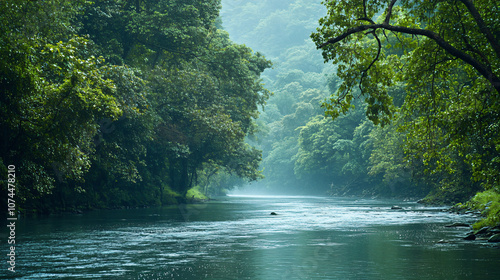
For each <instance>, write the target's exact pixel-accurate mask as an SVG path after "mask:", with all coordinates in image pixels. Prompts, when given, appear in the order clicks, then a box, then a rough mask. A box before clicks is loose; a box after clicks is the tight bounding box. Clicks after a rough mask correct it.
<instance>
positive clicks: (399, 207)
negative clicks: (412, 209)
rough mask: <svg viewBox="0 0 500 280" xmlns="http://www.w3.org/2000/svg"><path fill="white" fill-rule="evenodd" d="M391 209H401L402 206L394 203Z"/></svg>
mask: <svg viewBox="0 0 500 280" xmlns="http://www.w3.org/2000/svg"><path fill="white" fill-rule="evenodd" d="M391 209H392V210H401V209H403V207H401V206H397V205H394V206H392V207H391Z"/></svg>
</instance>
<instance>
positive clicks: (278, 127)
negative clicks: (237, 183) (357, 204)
mask: <svg viewBox="0 0 500 280" xmlns="http://www.w3.org/2000/svg"><path fill="white" fill-rule="evenodd" d="M490 7H496V10H495V9H490ZM225 14H227V15H231V17H230V18H229V19H228V18H226V17H224V15H225ZM222 15H223V25H224V27H225V29H226V30H227V31H228V32H229V34H230V36H231V38H232V39H233V40H234V41H236V42H245V43H246V44H248V45H249V46H250V47H252V48H256V49H259V51H261V52H262V53H263V54H264V55H266V57H268V58H269V59H271V61H273V69H267V70H266V71H265V72H264V73H263V79H264V81H265V83H266V87H267V88H268V89H270V90H271V91H272V92H274V95H273V96H272V97H271V98H270V99H269V101H268V102H267V105H266V106H265V108H264V111H263V112H262V113H261V116H260V118H259V119H258V121H257V122H258V124H259V131H258V133H257V135H256V137H254V138H252V141H251V143H252V144H254V145H256V146H257V147H259V148H260V149H261V150H262V151H263V162H262V164H261V167H262V169H263V174H264V176H265V179H264V180H262V181H259V182H257V183H253V184H252V185H250V186H248V187H246V188H245V190H248V191H251V190H252V189H258V190H259V191H262V190H264V191H269V192H271V193H295V194H311V193H317V194H324V193H325V192H326V193H330V194H333V195H367V196H378V195H383V196H395V197H400V198H423V197H425V199H423V200H422V202H426V203H432V204H443V203H444V204H452V203H457V202H462V203H464V202H466V201H468V200H469V199H471V198H473V199H472V200H471V201H470V202H469V203H468V207H476V208H480V209H484V207H485V206H484V205H485V204H487V205H488V206H487V210H486V212H485V214H490V216H489V217H490V219H492V220H493V222H495V221H496V222H497V223H498V222H499V214H498V213H499V210H500V201H499V197H498V193H499V192H500V189H499V179H500V177H499V176H500V172H499V170H500V157H499V155H500V135H499V133H500V131H499V129H498V127H499V122H500V115H499V112H500V110H499V109H500V108H499V106H500V105H499V97H498V78H497V77H498V75H499V71H500V67H499V66H500V65H499V64H500V59H499V52H498V40H499V38H498V35H497V34H500V32H499V29H500V26H499V25H498V19H499V18H500V14H499V11H498V3H495V1H475V2H474V3H473V4H472V3H471V2H469V1H428V2H423V1H373V2H370V3H367V1H325V3H320V1H314V0H313V1H306V0H296V1H290V2H286V3H285V2H283V1H265V0H262V1H253V2H252V3H248V2H246V1H236V0H233V1H229V0H227V1H223V9H222ZM252 18H257V19H255V20H250V19H252ZM318 19H319V21H318ZM386 21H387V23H386ZM386 25H390V26H392V27H387V26H386ZM402 27H404V28H406V29H404V28H402ZM398 28H399V29H398ZM407 29H410V30H407ZM311 33H312V35H311ZM459 35H460V36H459ZM310 38H312V39H313V41H314V43H312V41H311V39H310ZM443 42H445V43H443ZM318 49H321V50H318ZM321 55H323V57H321ZM320 61H321V62H323V61H325V62H327V63H325V64H321V63H319V62H320ZM471 61H472V62H473V63H472V64H471ZM484 69H486V70H484ZM325 115H326V118H325ZM476 194H477V195H476ZM474 195H476V196H474ZM481 205H482V206H481Z"/></svg>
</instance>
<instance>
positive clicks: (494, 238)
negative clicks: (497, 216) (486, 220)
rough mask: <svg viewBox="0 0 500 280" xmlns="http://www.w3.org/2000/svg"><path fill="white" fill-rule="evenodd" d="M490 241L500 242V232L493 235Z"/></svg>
mask: <svg viewBox="0 0 500 280" xmlns="http://www.w3.org/2000/svg"><path fill="white" fill-rule="evenodd" d="M488 242H500V233H497V234H495V235H493V236H491V237H490V238H489V239H488Z"/></svg>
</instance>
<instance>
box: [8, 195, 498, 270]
mask: <svg viewBox="0 0 500 280" xmlns="http://www.w3.org/2000/svg"><path fill="white" fill-rule="evenodd" d="M394 204H398V205H399V206H401V207H403V210H391V209H390V208H391V206H392V205H394ZM271 212H276V213H277V214H278V215H270V213H271ZM473 220H474V217H472V216H469V215H456V214H452V213H447V212H446V211H443V209H442V208H428V207H424V206H422V205H419V204H416V203H414V202H400V201H392V200H380V199H355V198H335V197H304V196H302V197H286V196H279V197H265V196H254V197H244V196H230V197H224V198H220V199H218V200H215V201H210V202H209V203H205V204H193V205H181V206H172V207H163V208H149V209H126V210H125V209H124V210H107V211H94V212H90V213H86V214H84V215H58V216H51V217H44V218H37V219H21V220H19V221H18V227H17V228H16V243H17V244H16V254H17V258H16V271H17V272H16V276H17V278H16V279H51V280H52V279H182V280H186V279H269V280H276V279H287V280H288V279H357V280H358V279H419V280H420V279H481V280H485V279H500V247H499V246H498V245H495V244H488V243H487V242H484V241H464V240H463V236H464V235H465V233H466V231H467V229H464V228H449V227H444V226H445V225H447V224H451V223H454V222H467V223H469V222H472V221H473ZM4 267H6V264H5V263H4ZM11 274H12V273H10V272H9V271H7V269H6V268H5V269H3V270H2V272H0V278H2V279H10V278H8V277H9V276H10V277H11V276H12V275H11Z"/></svg>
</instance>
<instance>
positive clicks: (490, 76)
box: [318, 0, 500, 93]
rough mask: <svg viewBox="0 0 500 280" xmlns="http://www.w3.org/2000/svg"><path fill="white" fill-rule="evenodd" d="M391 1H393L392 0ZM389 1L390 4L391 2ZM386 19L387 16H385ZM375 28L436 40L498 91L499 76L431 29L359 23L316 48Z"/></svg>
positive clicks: (499, 90) (499, 88) (499, 85)
mask: <svg viewBox="0 0 500 280" xmlns="http://www.w3.org/2000/svg"><path fill="white" fill-rule="evenodd" d="M392 2H395V0H393V1H392ZM392 2H391V4H392ZM386 20H387V18H386ZM369 29H371V30H373V31H375V30H377V29H382V30H389V31H393V32H397V33H403V34H410V35H421V36H424V37H427V38H429V39H431V40H433V41H434V42H436V43H437V44H438V45H439V46H440V47H441V48H443V49H444V50H445V51H446V52H447V53H449V54H451V55H452V56H454V57H456V58H458V59H460V60H462V61H464V62H465V63H467V64H469V65H471V66H472V67H474V69H476V70H477V71H478V72H479V73H480V74H481V75H482V76H483V77H485V78H486V79H487V80H488V81H489V82H490V84H491V85H492V86H493V87H494V88H495V89H496V91H497V92H499V93H500V78H499V77H497V76H496V75H495V74H494V73H493V72H492V71H491V70H490V69H488V67H487V66H485V65H483V64H481V63H480V62H479V61H477V60H476V59H475V58H473V57H472V56H470V55H469V54H467V53H465V52H463V51H461V50H458V49H457V48H455V47H453V46H452V45H451V44H450V43H448V42H446V41H445V40H444V39H443V38H442V37H441V36H439V34H437V33H435V32H433V31H431V30H426V29H418V28H409V27H404V26H394V25H390V24H388V23H386V22H384V23H381V24H367V25H360V26H357V27H354V28H350V29H348V30H347V31H345V32H344V33H342V34H341V35H339V36H337V37H334V38H331V39H329V40H328V41H326V42H325V43H323V44H320V45H319V46H318V48H324V47H326V46H328V45H333V44H336V43H338V42H340V41H342V40H344V39H345V38H347V37H349V36H351V35H352V34H355V33H359V32H363V31H365V30H369Z"/></svg>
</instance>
